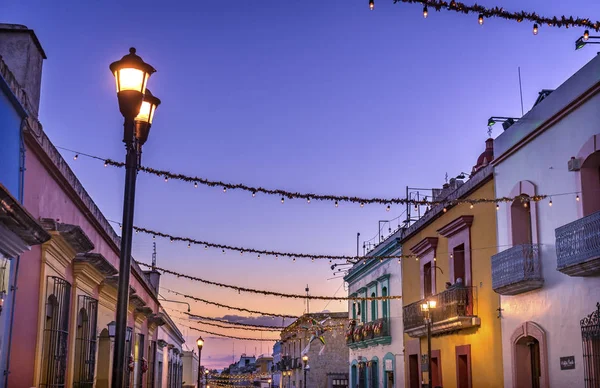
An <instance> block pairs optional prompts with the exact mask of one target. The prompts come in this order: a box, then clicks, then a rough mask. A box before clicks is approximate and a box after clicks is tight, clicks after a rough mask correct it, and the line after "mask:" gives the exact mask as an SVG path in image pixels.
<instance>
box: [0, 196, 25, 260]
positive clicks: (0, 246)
mask: <svg viewBox="0 0 600 388" xmlns="http://www.w3.org/2000/svg"><path fill="white" fill-rule="evenodd" d="M1 212H2V209H1V208H0V213H1ZM0 217H1V216H0ZM28 250H30V248H29V246H28V245H27V244H26V243H25V242H24V241H23V239H22V238H21V237H19V236H18V235H17V234H15V233H14V232H12V231H11V230H9V229H8V228H7V227H6V226H5V225H3V224H1V223H0V256H2V255H4V256H5V257H7V258H8V257H17V256H19V255H21V254H22V253H23V252H25V251H28Z"/></svg>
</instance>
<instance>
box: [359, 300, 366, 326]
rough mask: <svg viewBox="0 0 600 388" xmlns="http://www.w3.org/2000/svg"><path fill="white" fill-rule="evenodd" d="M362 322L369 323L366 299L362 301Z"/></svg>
mask: <svg viewBox="0 0 600 388" xmlns="http://www.w3.org/2000/svg"><path fill="white" fill-rule="evenodd" d="M360 320H361V322H366V321H367V301H366V300H364V299H363V300H361V301H360Z"/></svg>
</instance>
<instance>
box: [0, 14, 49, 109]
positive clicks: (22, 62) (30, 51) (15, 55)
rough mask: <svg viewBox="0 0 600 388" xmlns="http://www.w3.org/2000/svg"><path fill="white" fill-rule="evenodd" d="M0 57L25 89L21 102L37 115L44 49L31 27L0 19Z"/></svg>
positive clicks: (44, 55) (44, 57)
mask: <svg viewBox="0 0 600 388" xmlns="http://www.w3.org/2000/svg"><path fill="white" fill-rule="evenodd" d="M0 57H2V60H3V61H4V63H5V64H6V65H7V66H8V68H9V70H10V71H11V72H12V74H13V75H14V76H15V79H16V80H17V82H18V83H19V85H20V86H21V88H23V90H24V91H25V93H26V95H27V98H28V99H29V101H27V102H24V105H25V106H26V108H28V110H29V111H30V112H29V113H30V114H31V115H32V116H34V117H35V118H37V117H38V111H39V109H40V93H41V87H42V62H43V60H44V59H46V53H45V52H44V49H43V48H42V45H41V44H40V41H39V40H38V38H37V37H36V36H35V33H34V32H33V30H30V29H29V28H27V27H26V26H23V25H20V24H2V23H0Z"/></svg>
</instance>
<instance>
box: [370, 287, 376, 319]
mask: <svg viewBox="0 0 600 388" xmlns="http://www.w3.org/2000/svg"><path fill="white" fill-rule="evenodd" d="M375 297H376V295H375V293H374V292H373V293H371V298H375ZM376 320H377V300H371V321H376Z"/></svg>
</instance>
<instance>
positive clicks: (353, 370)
mask: <svg viewBox="0 0 600 388" xmlns="http://www.w3.org/2000/svg"><path fill="white" fill-rule="evenodd" d="M350 382H351V383H352V388H354V387H356V384H358V373H357V371H356V364H354V365H352V368H350Z"/></svg>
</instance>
